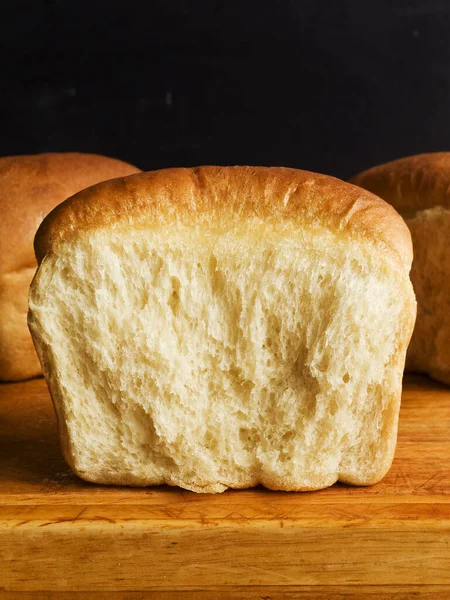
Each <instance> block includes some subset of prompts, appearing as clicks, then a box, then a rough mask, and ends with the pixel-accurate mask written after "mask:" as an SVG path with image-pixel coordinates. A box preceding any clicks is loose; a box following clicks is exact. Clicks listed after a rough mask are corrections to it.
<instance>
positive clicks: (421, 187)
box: [352, 152, 450, 384]
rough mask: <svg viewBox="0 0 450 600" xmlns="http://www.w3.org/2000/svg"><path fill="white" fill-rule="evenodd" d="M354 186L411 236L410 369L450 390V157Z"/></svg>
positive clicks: (366, 175) (410, 163)
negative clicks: (388, 208)
mask: <svg viewBox="0 0 450 600" xmlns="http://www.w3.org/2000/svg"><path fill="white" fill-rule="evenodd" d="M352 181H353V183H355V184H356V185H359V186H361V187H363V188H365V189H367V190H370V191H371V192H373V193H375V194H377V195H378V196H381V198H383V199H384V200H386V201H387V202H389V204H392V206H393V207H394V208H395V209H396V210H398V212H399V213H400V214H401V215H402V216H403V217H404V218H405V220H406V223H407V225H408V226H409V229H410V231H411V235H412V240H413V247H414V261H413V265H412V270H411V280H412V283H413V286H414V290H415V293H416V297H417V322H416V326H415V329H414V333H413V336H412V340H411V344H410V346H409V349H408V354H407V358H406V368H407V369H409V370H411V371H419V372H423V373H428V374H429V375H430V376H431V377H433V378H434V379H437V380H438V381H441V382H443V383H447V384H450V152H436V153H430V154H420V155H417V156H410V157H407V158H402V159H399V160H394V161H392V162H389V163H386V164H384V165H380V166H378V167H374V168H372V169H369V170H367V171H364V172H363V173H360V174H359V175H356V176H355V177H354V178H353V180H352Z"/></svg>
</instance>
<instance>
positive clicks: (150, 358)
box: [29, 223, 413, 492]
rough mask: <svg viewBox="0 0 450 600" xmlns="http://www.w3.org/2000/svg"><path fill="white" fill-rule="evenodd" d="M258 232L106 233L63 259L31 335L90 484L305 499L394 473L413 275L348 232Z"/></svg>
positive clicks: (51, 266)
mask: <svg viewBox="0 0 450 600" xmlns="http://www.w3.org/2000/svg"><path fill="white" fill-rule="evenodd" d="M242 228H243V229H242V231H240V232H239V231H228V232H227V231H224V230H223V228H222V229H221V230H220V231H216V232H215V231H214V230H213V229H210V230H208V231H206V230H205V231H201V230H199V229H198V228H194V227H193V228H190V229H189V228H186V229H185V230H184V231H180V229H179V228H178V229H177V231H176V232H170V231H167V230H164V231H155V230H153V231H150V230H146V229H143V230H121V229H116V230H112V229H108V230H91V231H89V232H84V233H81V234H80V235H79V236H77V237H76V238H73V239H71V240H70V241H69V242H66V243H64V244H62V245H61V246H60V247H59V248H58V253H57V254H52V253H51V254H49V255H47V256H46V257H45V259H44V261H43V263H42V265H41V267H40V269H39V271H38V274H37V277H36V279H35V281H34V283H33V285H32V288H31V294H30V314H29V323H30V328H31V331H32V333H33V337H34V340H35V343H36V345H37V349H38V352H39V355H40V358H41V361H42V362H43V365H44V371H45V374H46V377H47V379H48V382H49V387H50V389H51V392H52V395H53V400H54V403H55V407H56V410H57V414H58V419H59V423H60V426H61V435H62V442H63V446H64V451H65V455H66V458H67V460H68V461H69V463H70V464H71V466H72V467H73V468H74V470H75V471H76V472H77V473H78V474H79V475H80V476H82V477H83V478H85V479H88V480H91V481H96V482H99V483H118V484H128V485H156V484H162V483H169V484H172V485H180V486H182V487H184V488H187V489H192V490H195V491H204V492H221V491H223V490H225V489H226V488H227V487H233V488H242V487H250V486H254V485H257V484H258V483H262V484H263V485H265V486H267V487H269V488H273V489H286V490H302V489H318V488H322V487H326V486H328V485H331V484H332V483H334V482H335V481H336V480H337V479H341V480H342V481H347V482H350V483H355V484H371V483H374V482H375V481H377V480H379V479H380V478H381V477H382V476H383V475H384V474H385V473H386V471H387V470H388V469H389V467H390V464H391V461H392V457H393V452H394V448H395V442H396V431H397V418H398V410H399V402H400V393H401V377H402V370H403V365H404V357H405V351H406V344H407V341H408V339H409V335H410V331H411V327H412V321H413V317H412V316H411V305H412V304H411V303H413V299H412V291H411V287H410V282H409V279H408V277H407V274H406V273H405V272H404V271H403V270H402V269H397V268H395V267H394V266H393V264H392V261H389V260H388V259H387V258H386V254H382V253H381V252H378V251H376V250H375V249H374V248H373V247H372V246H370V244H368V243H367V242H364V241H362V242H361V241H357V240H354V241H353V242H349V240H348V238H346V237H345V236H341V237H339V235H338V234H336V233H334V232H333V233H332V232H330V231H323V232H322V233H320V234H318V232H317V231H315V232H314V233H312V232H310V231H308V230H307V229H306V228H303V229H302V228H297V229H296V233H295V235H294V234H291V235H288V236H286V235H285V233H284V232H282V231H281V230H280V231H278V230H277V227H276V226H275V225H274V224H272V225H270V226H269V225H267V224H265V225H264V224H260V225H258V226H256V225H252V226H250V225H249V223H244V224H243V226H242ZM406 306H407V307H409V308H408V309H407V310H405V307H406Z"/></svg>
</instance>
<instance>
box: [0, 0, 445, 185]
mask: <svg viewBox="0 0 450 600" xmlns="http://www.w3.org/2000/svg"><path fill="white" fill-rule="evenodd" d="M0 50H1V52H0V69H1V70H0V115H1V122H0V123H1V131H0V155H8V154H20V153H32V152H41V151H50V150H55V151H56V150H57V151H62V150H81V151H93V152H99V153H103V154H108V155H112V156H117V157H119V158H122V159H125V160H128V161H131V162H134V163H135V164H137V165H138V166H139V167H141V168H143V169H154V168H160V167H166V166H180V165H196V164H265V165H288V166H294V167H299V168H307V169H311V170H316V171H322V172H328V173H331V174H334V175H337V176H340V177H347V176H349V175H351V174H352V173H353V172H355V171H358V170H359V169H361V168H363V167H367V166H369V165H371V164H375V163H379V162H383V161H386V160H388V159H392V158H395V157H398V156H402V155H406V154H413V153H417V152H424V151H433V150H443V149H450V110H449V109H450V106H449V102H450V2H449V1H448V0H418V1H412V0H408V1H407V0H390V1H383V0H380V1H378V0H377V1H369V2H367V1H365V0H328V1H326V0H322V1H321V0H297V1H287V0H279V1H278V2H277V1H273V2H270V3H268V2H239V1H237V2H236V1H234V0H228V1H223V2H222V1H220V2H219V1H213V0H210V1H206V0H202V1H198V2H189V1H187V0H165V1H162V0H161V1H159V2H143V1H142V2H133V1H131V0H130V1H122V2H114V1H113V0H110V1H102V2H99V1H95V0H93V1H92V2H81V1H78V2H66V1H50V2H49V1H45V2H23V1H20V0H14V1H10V2H8V3H4V4H3V6H2V11H1V19H0Z"/></svg>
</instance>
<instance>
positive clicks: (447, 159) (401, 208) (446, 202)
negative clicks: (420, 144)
mask: <svg viewBox="0 0 450 600" xmlns="http://www.w3.org/2000/svg"><path fill="white" fill-rule="evenodd" d="M350 182H351V183H354V184H355V185H359V186H360V187H362V188H364V189H366V190H369V191H370V192H372V193H374V194H376V195H377V196H380V198H383V200H386V202H389V204H392V206H393V207H394V208H395V209H396V210H398V212H399V213H400V214H401V215H403V216H404V217H411V216H413V215H414V214H415V213H416V212H418V211H420V210H424V209H427V208H433V207H434V206H438V205H440V206H445V207H447V208H450V152H432V153H429V154H417V155H416V156H407V157H405V158H400V159H398V160H393V161H391V162H388V163H385V164H383V165H379V166H376V167H372V168H371V169H367V171H363V172H362V173H359V174H358V175H355V176H354V177H352V178H351V180H350Z"/></svg>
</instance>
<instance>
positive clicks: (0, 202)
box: [0, 153, 139, 381]
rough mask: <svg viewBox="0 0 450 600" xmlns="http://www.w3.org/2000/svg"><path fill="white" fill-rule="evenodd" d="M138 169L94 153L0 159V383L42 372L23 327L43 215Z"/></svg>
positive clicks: (27, 332) (26, 328) (29, 338)
mask: <svg viewBox="0 0 450 600" xmlns="http://www.w3.org/2000/svg"><path fill="white" fill-rule="evenodd" d="M137 171H139V169H136V168H135V167H132V166H131V165H128V164H126V163H124V162H121V161H119V160H115V159H112V158H105V157H103V156H97V155H93V154H78V153H62V154H57V153H55V154H39V155H30V156H12V157H4V158H0V209H1V218H0V381H12V380H19V379H27V378H29V377H34V376H36V375H39V374H40V373H41V367H40V365H39V361H38V358H37V356H36V352H35V350H34V347H33V343H32V341H31V337H30V333H29V331H28V327H27V311H28V290H29V287H30V283H31V280H32V278H33V275H34V273H35V271H36V267H37V264H36V259H35V256H34V251H33V239H34V235H35V233H36V230H37V228H38V226H39V224H40V223H41V221H42V219H43V218H44V217H45V215H46V214H47V213H48V212H49V211H50V210H52V209H53V208H54V207H55V206H56V205H57V204H59V203H60V202H62V201H63V200H65V199H66V198H68V197H69V196H72V195H73V194H75V193H76V192H78V191H80V190H82V189H83V188H85V187H88V186H90V185H93V184H94V183H98V182H100V181H104V180H105V179H111V178H112V177H119V176H123V175H130V174H131V173H136V172H137Z"/></svg>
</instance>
